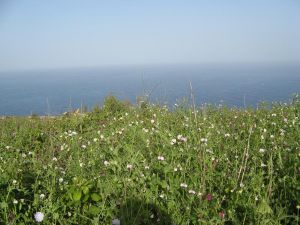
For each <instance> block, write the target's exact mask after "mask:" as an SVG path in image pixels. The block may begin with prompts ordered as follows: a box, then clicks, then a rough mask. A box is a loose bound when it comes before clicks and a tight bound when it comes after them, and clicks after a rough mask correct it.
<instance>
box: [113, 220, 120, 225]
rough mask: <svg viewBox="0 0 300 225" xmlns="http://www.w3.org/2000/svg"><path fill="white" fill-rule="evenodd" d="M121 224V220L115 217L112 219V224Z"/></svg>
mask: <svg viewBox="0 0 300 225" xmlns="http://www.w3.org/2000/svg"><path fill="white" fill-rule="evenodd" d="M120 224H121V222H120V220H119V219H113V220H112V225H120Z"/></svg>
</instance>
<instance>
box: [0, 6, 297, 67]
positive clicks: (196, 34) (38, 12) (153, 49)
mask: <svg viewBox="0 0 300 225" xmlns="http://www.w3.org/2000/svg"><path fill="white" fill-rule="evenodd" d="M299 27H300V1H299V0H263V1H262V0H251V1H246V0H244V1H243V0H235V1H233V0H232V1H231V0H226V1H217V0H207V1H202V0H194V1H193V0H186V1H182V0H180V1H179V0H178V1H176V0H172V1H168V0H164V1H162V0H151V1H150V0H148V1H146V0H120V1H117V0H107V1H101V0H97V1H96V0H95V1H92V0H87V1H83V0H82V1H77V0H63V1H62V0H51V1H50V0H49V1H41V0H0V70H20V69H44V68H70V67H89V66H105V65H127V64H153V63H235V62H262V63H264V62H268V63H269V62H293V63H294V62H299V63H300V41H299V40H300V28H299Z"/></svg>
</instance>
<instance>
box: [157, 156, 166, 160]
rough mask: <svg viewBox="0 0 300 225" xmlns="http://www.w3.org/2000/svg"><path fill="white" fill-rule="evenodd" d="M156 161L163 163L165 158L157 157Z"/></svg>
mask: <svg viewBox="0 0 300 225" xmlns="http://www.w3.org/2000/svg"><path fill="white" fill-rule="evenodd" d="M157 159H158V160H159V161H164V160H165V157H163V156H158V157H157Z"/></svg>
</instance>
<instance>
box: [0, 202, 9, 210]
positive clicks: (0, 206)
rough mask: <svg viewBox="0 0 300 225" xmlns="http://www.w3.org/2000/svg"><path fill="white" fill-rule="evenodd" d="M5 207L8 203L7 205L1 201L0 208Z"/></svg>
mask: <svg viewBox="0 0 300 225" xmlns="http://www.w3.org/2000/svg"><path fill="white" fill-rule="evenodd" d="M7 207H8V205H7V203H6V202H1V203H0V208H1V209H5V208H7Z"/></svg>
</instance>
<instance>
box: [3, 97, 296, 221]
mask: <svg viewBox="0 0 300 225" xmlns="http://www.w3.org/2000/svg"><path fill="white" fill-rule="evenodd" d="M191 105H192V106H191V107H190V106H189V104H185V103H178V104H176V105H173V106H168V107H167V106H164V105H153V104H150V103H146V102H140V103H138V104H137V105H135V106H132V105H131V104H129V103H126V102H122V101H120V100H117V99H116V98H114V97H108V98H107V99H106V100H105V102H104V105H103V107H96V108H94V110H92V111H91V112H85V113H76V112H75V113H68V114H65V115H58V116H53V117H50V116H45V117H38V116H31V117H6V118H0V152H1V154H0V224H3V225H9V224H24V225H25V224H49V225H50V224H65V225H67V224H122V225H126V224H129V225H135V224H136V225H139V224H141V225H146V224H169V225H170V224H178V225H179V224H185V225H191V224H264V225H265V224H272V225H273V224H300V219H299V215H300V101H299V98H294V99H292V100H291V101H290V102H289V103H285V104H284V103H274V104H261V105H260V106H259V107H257V108H255V109H254V108H250V107H249V108H243V109H241V108H228V107H226V106H211V105H201V106H199V107H197V106H195V105H193V104H191Z"/></svg>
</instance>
